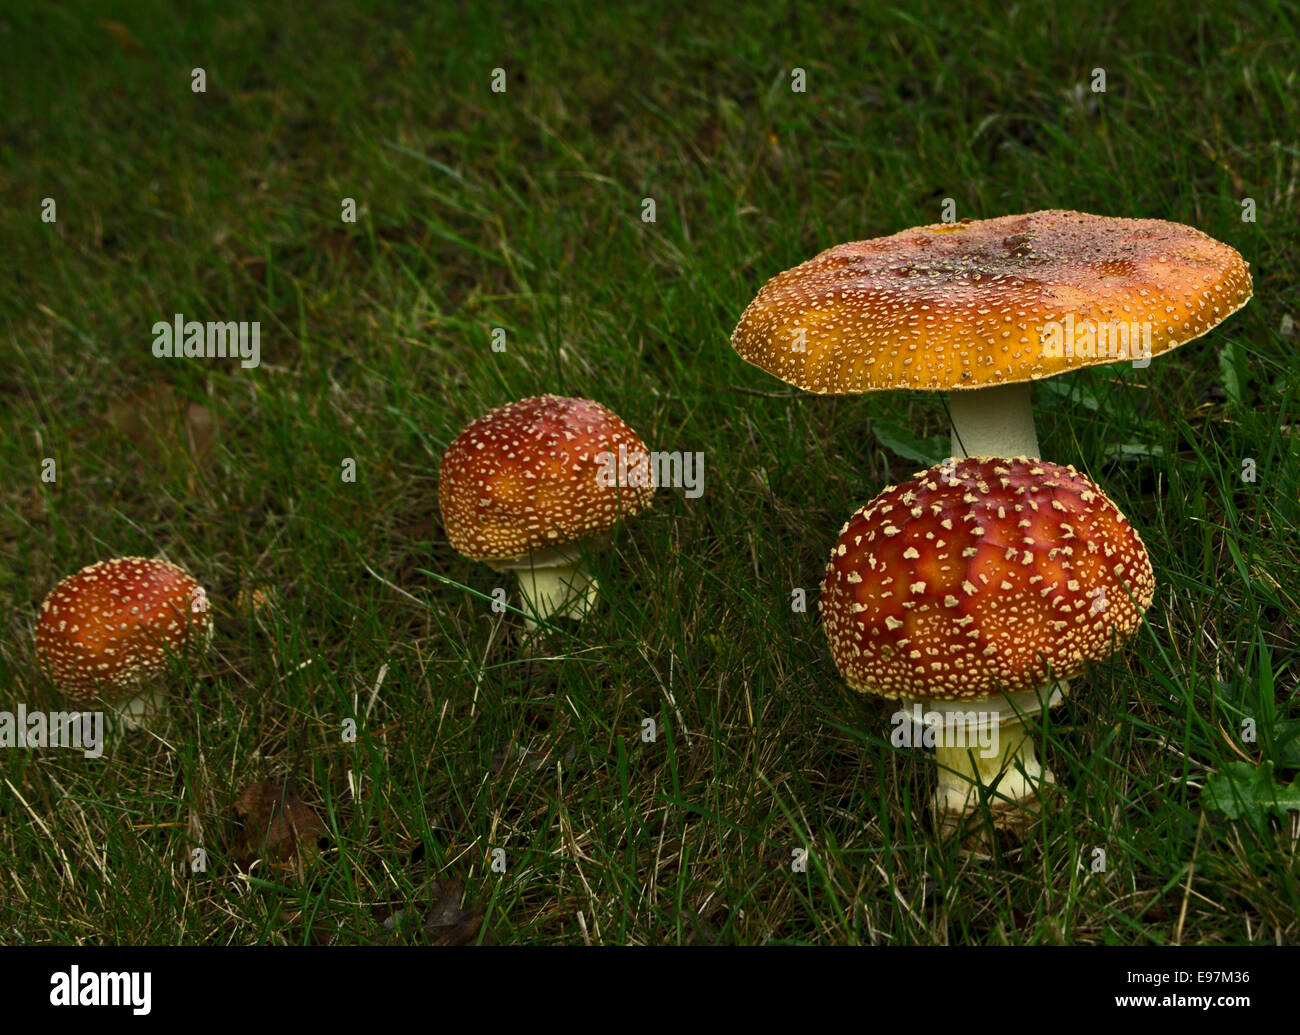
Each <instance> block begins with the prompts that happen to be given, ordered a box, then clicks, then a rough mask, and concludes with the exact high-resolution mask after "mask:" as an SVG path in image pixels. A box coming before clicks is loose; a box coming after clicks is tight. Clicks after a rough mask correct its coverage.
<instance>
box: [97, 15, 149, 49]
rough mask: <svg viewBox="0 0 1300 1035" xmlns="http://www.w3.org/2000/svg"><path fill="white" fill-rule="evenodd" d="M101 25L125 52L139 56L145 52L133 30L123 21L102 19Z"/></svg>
mask: <svg viewBox="0 0 1300 1035" xmlns="http://www.w3.org/2000/svg"><path fill="white" fill-rule="evenodd" d="M99 25H100V28H102V29H105V30H107V32H108V34H109V35H110V36H112V37H113V42H114V43H116V44H117V45H118V46H119V47H121V48H122V52H123V53H124V54H130V55H131V56H132V57H137V56H138V55H140V54H143V53H144V47H142V46H140V43H139V41H137V40H136V38H135V37H134V36H132V35H131V30H130V29H129V28H128V27H127V26H126V25H124V24H123V23H122V22H112V21H108V20H101V21H100V23H99Z"/></svg>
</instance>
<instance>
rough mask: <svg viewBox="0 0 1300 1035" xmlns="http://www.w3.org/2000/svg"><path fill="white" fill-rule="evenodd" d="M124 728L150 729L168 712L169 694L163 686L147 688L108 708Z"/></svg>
mask: <svg viewBox="0 0 1300 1035" xmlns="http://www.w3.org/2000/svg"><path fill="white" fill-rule="evenodd" d="M107 710H108V711H109V712H111V713H112V714H113V716H114V718H115V719H116V720H117V721H118V722H119V723H120V724H121V726H122V728H123V729H124V730H136V729H148V727H149V726H150V725H151V724H152V723H153V722H155V721H156V720H158V719H161V718H163V717H164V716H165V715H166V714H167V694H166V692H165V691H164V690H163V689H162V688H158V689H155V690H147V691H145V692H144V693H141V694H139V695H137V696H135V697H132V698H130V699H129V700H125V701H120V702H118V703H116V704H113V705H110V706H109V707H108V709H107Z"/></svg>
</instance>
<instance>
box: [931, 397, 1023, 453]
mask: <svg viewBox="0 0 1300 1035" xmlns="http://www.w3.org/2000/svg"><path fill="white" fill-rule="evenodd" d="M1030 386H1031V382H1029V381H1022V382H1020V383H1018V384H1011V385H995V386H993V387H991V388H970V389H966V390H965V391H960V392H949V393H948V414H949V416H950V417H951V418H952V455H953V456H955V457H958V458H960V457H963V456H1000V457H1016V456H1027V457H1034V458H1037V457H1038V456H1040V454H1039V452H1038V435H1037V434H1036V433H1035V432H1034V410H1033V406H1032V405H1031V387H1030Z"/></svg>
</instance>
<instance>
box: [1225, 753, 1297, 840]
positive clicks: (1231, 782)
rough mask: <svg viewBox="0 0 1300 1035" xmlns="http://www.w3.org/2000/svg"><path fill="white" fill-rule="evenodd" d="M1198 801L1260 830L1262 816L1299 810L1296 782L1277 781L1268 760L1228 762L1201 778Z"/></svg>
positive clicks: (1263, 817) (1280, 814) (1281, 814)
mask: <svg viewBox="0 0 1300 1035" xmlns="http://www.w3.org/2000/svg"><path fill="white" fill-rule="evenodd" d="M1201 800H1202V802H1203V803H1204V804H1205V807H1206V808H1208V809H1216V810H1218V811H1219V812H1222V813H1223V814H1224V815H1226V816H1227V817H1228V818H1229V819H1246V820H1249V822H1250V823H1251V825H1253V826H1255V827H1257V828H1261V829H1262V828H1263V826H1264V819H1265V817H1266V816H1269V815H1274V816H1284V815H1285V814H1286V813H1288V812H1296V811H1300V784H1295V783H1293V784H1289V785H1288V784H1282V783H1279V782H1278V781H1277V780H1276V779H1275V778H1274V776H1273V763H1272V762H1264V763H1262V764H1260V765H1251V764H1250V763H1249V762H1229V763H1228V764H1227V765H1225V766H1223V767H1221V768H1220V769H1219V771H1218V772H1217V773H1215V774H1214V775H1213V776H1211V777H1210V778H1209V779H1208V780H1206V781H1205V790H1204V792H1203V793H1202V795H1201Z"/></svg>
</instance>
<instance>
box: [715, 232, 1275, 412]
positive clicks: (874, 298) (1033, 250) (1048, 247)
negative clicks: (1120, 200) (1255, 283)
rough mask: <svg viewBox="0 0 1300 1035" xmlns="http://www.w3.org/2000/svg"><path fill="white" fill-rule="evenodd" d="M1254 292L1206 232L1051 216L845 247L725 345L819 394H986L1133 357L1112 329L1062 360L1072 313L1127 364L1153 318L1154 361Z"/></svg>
mask: <svg viewBox="0 0 1300 1035" xmlns="http://www.w3.org/2000/svg"><path fill="white" fill-rule="evenodd" d="M1250 296H1251V280H1250V265H1249V264H1248V263H1247V262H1246V261H1245V260H1244V259H1242V257H1241V256H1240V255H1239V254H1238V253H1237V252H1236V251H1235V250H1234V249H1233V248H1230V247H1229V246H1228V245H1226V244H1222V243H1220V242H1219V241H1216V240H1214V238H1212V237H1209V236H1207V235H1206V234H1204V233H1202V232H1201V231H1199V230H1196V229H1194V228H1192V227H1189V226H1183V225H1182V224H1181V223H1170V222H1166V221H1164V220H1160V219H1116V218H1111V217H1108V216H1093V215H1088V214H1087V213H1084V212H1066V211H1056V210H1051V211H1044V212H1032V213H1029V214H1028V215H1019V216H1002V217H1000V218H997V219H983V220H976V221H970V220H968V221H963V222H960V223H936V224H934V225H932V226H923V227H917V228H915V229H912V230H904V231H903V232H902V233H898V234H894V235H892V236H890V237H880V238H876V239H875V240H871V241H855V242H852V243H849V244H841V245H837V246H836V247H834V248H830V249H828V250H827V251H824V252H822V253H821V254H820V255H817V256H816V257H814V258H812V259H809V260H808V261H807V262H805V263H802V264H801V265H799V266H795V267H794V268H793V269H789V270H786V271H785V272H784V273H781V274H778V275H777V276H775V277H773V278H772V279H771V280H770V281H768V282H767V284H766V285H765V286H764V287H763V288H762V290H761V291H759V293H758V296H757V297H756V298H755V299H754V301H753V302H751V303H750V305H749V307H748V308H747V309H746V310H745V312H744V314H743V315H742V316H741V318H740V323H739V324H738V325H737V327H736V330H735V332H734V333H733V334H732V337H731V344H732V346H733V347H734V348H735V350H736V352H738V353H739V354H740V356H741V358H743V359H745V360H746V361H748V362H750V363H753V364H754V365H755V366H758V367H761V368H762V369H763V370H766V371H767V372H768V373H769V374H773V375H775V376H776V377H779V378H781V379H782V380H783V381H786V382H789V383H790V384H793V385H796V386H798V387H799V388H802V389H804V390H805V391H808V392H816V393H819V394H835V393H840V394H851V393H856V392H874V391H882V390H887V389H898V388H914V389H927V390H938V391H950V390H953V389H963V388H983V387H986V386H988V385H995V384H1010V383H1013V382H1017V381H1034V380H1037V379H1038V378H1042V377H1050V376H1052V375H1053V374H1059V373H1061V372H1063V371H1066V370H1074V369H1078V368H1080V367H1087V366H1093V365H1095V364H1098V363H1113V362H1116V360H1117V358H1118V359H1124V358H1126V357H1125V356H1123V355H1119V356H1118V357H1117V356H1116V355H1115V354H1114V352H1112V351H1111V350H1110V349H1109V348H1108V347H1106V346H1107V345H1108V344H1109V338H1108V339H1107V342H1106V343H1105V344H1104V345H1103V347H1102V348H1101V349H1100V350H1098V349H1096V348H1095V347H1093V346H1088V345H1087V344H1086V343H1084V342H1080V348H1079V350H1078V351H1080V352H1082V351H1092V352H1100V353H1101V354H1100V355H1073V356H1071V355H1067V354H1066V353H1067V352H1070V351H1076V350H1075V349H1074V344H1075V342H1074V341H1071V342H1069V348H1068V349H1067V348H1066V347H1065V343H1064V342H1063V341H1062V340H1061V338H1063V337H1064V335H1063V334H1062V336H1061V338H1054V330H1053V325H1055V326H1056V327H1060V328H1064V327H1065V326H1066V323H1067V318H1068V317H1072V318H1073V326H1074V327H1075V328H1076V334H1080V333H1081V332H1082V330H1083V329H1084V327H1085V326H1086V325H1085V321H1092V323H1091V324H1090V325H1088V326H1092V327H1093V328H1095V329H1098V330H1100V329H1101V328H1103V327H1104V328H1106V329H1109V328H1111V327H1115V328H1116V330H1117V331H1120V332H1121V334H1123V335H1127V336H1128V345H1127V348H1128V349H1129V350H1131V351H1129V354H1128V358H1134V351H1132V350H1136V351H1137V355H1141V354H1142V353H1141V350H1140V348H1139V347H1138V346H1137V344H1136V342H1134V341H1132V340H1131V338H1132V336H1131V334H1130V333H1129V332H1130V331H1131V330H1132V329H1133V328H1135V327H1136V328H1137V330H1138V332H1139V334H1141V333H1143V330H1142V329H1143V327H1144V325H1145V326H1146V327H1147V328H1149V333H1150V347H1151V352H1150V354H1151V355H1152V356H1156V355H1159V354H1160V353H1162V352H1167V351H1168V350H1170V349H1172V348H1175V347H1177V346H1179V345H1182V344H1184V343H1185V342H1188V341H1191V340H1192V339H1193V338H1198V337H1200V336H1201V335H1202V334H1205V333H1206V332H1207V331H1209V330H1210V329H1212V328H1213V327H1214V326H1216V325H1217V324H1218V323H1220V322H1221V321H1222V320H1225V319H1227V317H1228V316H1230V315H1231V314H1232V313H1234V312H1236V311H1237V310H1238V309H1240V308H1241V307H1242V306H1243V305H1245V304H1246V303H1247V302H1248V301H1249V300H1250ZM1120 340H1121V341H1124V340H1125V338H1123V337H1121V339H1120ZM1094 346H1095V343H1094ZM1115 351H1118V349H1116V350H1115Z"/></svg>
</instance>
